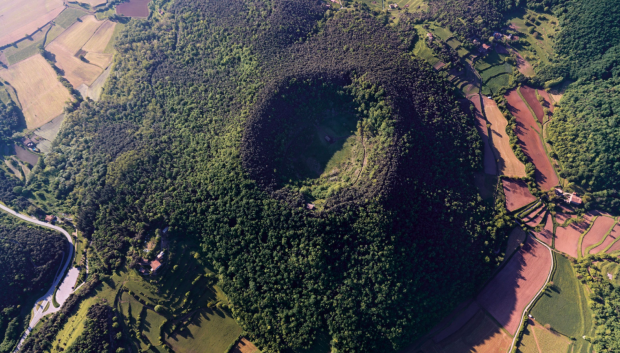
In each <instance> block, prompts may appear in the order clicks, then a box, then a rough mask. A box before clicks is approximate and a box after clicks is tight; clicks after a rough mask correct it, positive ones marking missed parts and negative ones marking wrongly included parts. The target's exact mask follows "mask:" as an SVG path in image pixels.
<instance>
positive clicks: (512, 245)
mask: <svg viewBox="0 0 620 353" xmlns="http://www.w3.org/2000/svg"><path fill="white" fill-rule="evenodd" d="M526 238H527V233H525V231H523V229H521V228H520V227H515V228H514V229H513V230H512V231H511V232H510V235H509V236H508V241H507V242H506V255H505V256H504V261H503V262H507V261H508V259H509V257H510V256H511V255H512V254H513V253H514V252H515V251H517V249H518V247H519V245H521V244H523V242H524V241H525V239H526ZM503 262H502V263H503Z"/></svg>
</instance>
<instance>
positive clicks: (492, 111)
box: [476, 97, 527, 178]
mask: <svg viewBox="0 0 620 353" xmlns="http://www.w3.org/2000/svg"><path fill="white" fill-rule="evenodd" d="M482 99H483V102H484V111H485V114H486V117H487V120H488V121H489V123H490V124H491V147H492V148H493V150H494V152H495V153H494V156H495V157H496V158H498V159H499V161H498V163H497V167H498V169H499V173H500V174H501V175H506V176H510V177H517V178H522V177H525V176H527V174H526V173H525V165H524V164H523V163H522V162H521V161H520V160H519V159H518V158H517V156H515V153H514V152H513V150H512V147H510V137H509V136H508V134H507V133H506V126H508V121H507V120H506V118H505V117H504V115H503V114H502V112H501V111H500V110H499V108H498V107H497V103H496V102H495V101H494V100H492V99H489V98H487V97H483V98H482ZM476 108H478V109H479V108H480V107H479V106H478V105H476Z"/></svg>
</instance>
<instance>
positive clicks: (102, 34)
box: [82, 21, 116, 53]
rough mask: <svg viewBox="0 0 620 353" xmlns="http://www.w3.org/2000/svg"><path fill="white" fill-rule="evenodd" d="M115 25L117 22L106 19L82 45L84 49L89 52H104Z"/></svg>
mask: <svg viewBox="0 0 620 353" xmlns="http://www.w3.org/2000/svg"><path fill="white" fill-rule="evenodd" d="M115 27H116V23H115V22H112V21H104V22H103V23H102V24H101V26H99V28H98V29H97V31H96V32H95V34H94V35H93V36H92V37H91V38H90V40H88V42H86V44H85V45H84V46H83V47H82V50H84V51H87V52H89V53H90V52H93V53H103V52H104V51H105V49H106V47H107V46H108V43H109V42H110V40H111V39H112V35H113V34H114V28H115Z"/></svg>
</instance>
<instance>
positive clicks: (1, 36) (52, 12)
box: [0, 0, 64, 47]
mask: <svg viewBox="0 0 620 353" xmlns="http://www.w3.org/2000/svg"><path fill="white" fill-rule="evenodd" d="M63 9H64V4H63V1H62V0H21V1H3V2H0V47H2V46H5V45H7V44H10V43H13V42H15V41H18V40H20V39H22V38H24V35H25V34H28V35H30V34H32V33H34V32H35V31H37V30H38V29H39V28H41V27H43V26H44V25H45V24H47V23H48V22H50V21H51V20H53V19H54V18H56V16H58V14H59V13H60V12H62V10H63Z"/></svg>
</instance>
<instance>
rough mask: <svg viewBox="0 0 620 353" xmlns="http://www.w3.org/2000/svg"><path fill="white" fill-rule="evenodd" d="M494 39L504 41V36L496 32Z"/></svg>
mask: <svg viewBox="0 0 620 353" xmlns="http://www.w3.org/2000/svg"><path fill="white" fill-rule="evenodd" d="M493 37H494V38H495V39H502V37H503V35H502V34H501V33H498V32H495V33H493Z"/></svg>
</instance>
